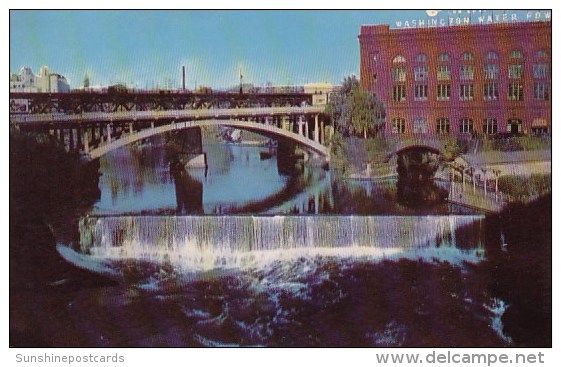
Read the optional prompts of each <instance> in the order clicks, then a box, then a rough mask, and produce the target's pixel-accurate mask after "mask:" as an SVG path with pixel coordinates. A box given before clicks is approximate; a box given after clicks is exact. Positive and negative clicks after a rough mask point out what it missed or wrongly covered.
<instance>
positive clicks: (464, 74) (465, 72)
mask: <svg viewBox="0 0 561 367" xmlns="http://www.w3.org/2000/svg"><path fill="white" fill-rule="evenodd" d="M474 72H475V67H474V66H473V65H461V66H460V80H473V74H474Z"/></svg>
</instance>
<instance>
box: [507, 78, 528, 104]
mask: <svg viewBox="0 0 561 367" xmlns="http://www.w3.org/2000/svg"><path fill="white" fill-rule="evenodd" d="M508 99H509V101H523V100H524V87H523V85H522V83H520V82H515V83H510V84H509V85H508Z"/></svg>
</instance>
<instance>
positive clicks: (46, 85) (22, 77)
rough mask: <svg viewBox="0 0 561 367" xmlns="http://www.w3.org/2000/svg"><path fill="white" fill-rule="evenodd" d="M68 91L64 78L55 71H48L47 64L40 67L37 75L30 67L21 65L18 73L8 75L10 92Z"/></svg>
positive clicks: (68, 86)
mask: <svg viewBox="0 0 561 367" xmlns="http://www.w3.org/2000/svg"><path fill="white" fill-rule="evenodd" d="M69 91H70V85H69V84H68V82H67V80H66V78H65V77H64V76H62V75H60V74H57V73H49V69H48V68H47V66H43V67H41V69H40V70H39V75H35V74H33V71H32V70H31V68H30V67H23V68H21V69H20V71H19V74H11V75H10V92H35V93H65V92H69Z"/></svg>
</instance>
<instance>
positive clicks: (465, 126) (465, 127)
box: [460, 119, 473, 134]
mask: <svg viewBox="0 0 561 367" xmlns="http://www.w3.org/2000/svg"><path fill="white" fill-rule="evenodd" d="M472 132H473V120H472V119H461V120H460V134H471V133H472Z"/></svg>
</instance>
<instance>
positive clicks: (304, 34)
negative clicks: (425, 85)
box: [10, 10, 465, 89]
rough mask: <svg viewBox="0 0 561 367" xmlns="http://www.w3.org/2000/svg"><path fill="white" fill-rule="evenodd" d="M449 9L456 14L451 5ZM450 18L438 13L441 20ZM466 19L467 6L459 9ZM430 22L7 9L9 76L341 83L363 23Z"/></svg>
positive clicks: (342, 15) (159, 83) (395, 15)
mask: <svg viewBox="0 0 561 367" xmlns="http://www.w3.org/2000/svg"><path fill="white" fill-rule="evenodd" d="M454 13H456V12H455V11H454ZM448 15H452V11H443V12H441V14H439V16H445V17H446V16H448ZM464 15H465V11H464ZM413 19H428V15H427V14H426V12H425V11H423V10H399V11H396V10H375V11H115V10H107V11H102V10H95V11H80V10H78V11H60V10H46V11H24V10H18V11H10V72H13V73H15V72H17V71H18V70H19V69H20V68H21V67H23V66H29V67H31V68H32V69H33V71H34V72H35V73H36V74H38V72H39V68H40V67H41V66H42V65H48V67H49V70H50V71H51V72H56V73H59V74H62V75H64V76H66V77H67V79H68V80H69V82H70V85H71V87H73V88H77V87H79V86H81V85H82V82H83V79H84V76H85V74H86V73H87V74H88V76H89V78H90V82H91V85H110V84H114V83H125V84H127V85H128V86H132V87H136V88H154V87H162V88H165V87H172V88H178V87H180V85H181V67H182V66H185V67H186V84H187V88H189V89H193V88H195V87H196V86H201V85H205V86H211V87H213V88H224V87H229V86H234V85H236V84H238V83H239V73H240V69H241V70H242V74H243V81H244V82H247V83H254V84H256V85H263V84H265V83H266V82H271V83H273V84H275V85H302V84H305V83H310V82H329V83H333V84H338V83H340V81H341V80H342V79H343V78H344V77H345V76H347V75H350V74H355V75H357V76H358V75H359V64H360V58H359V44H358V33H359V31H360V26H361V25H362V24H390V25H391V26H392V27H395V26H396V21H406V20H413Z"/></svg>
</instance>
